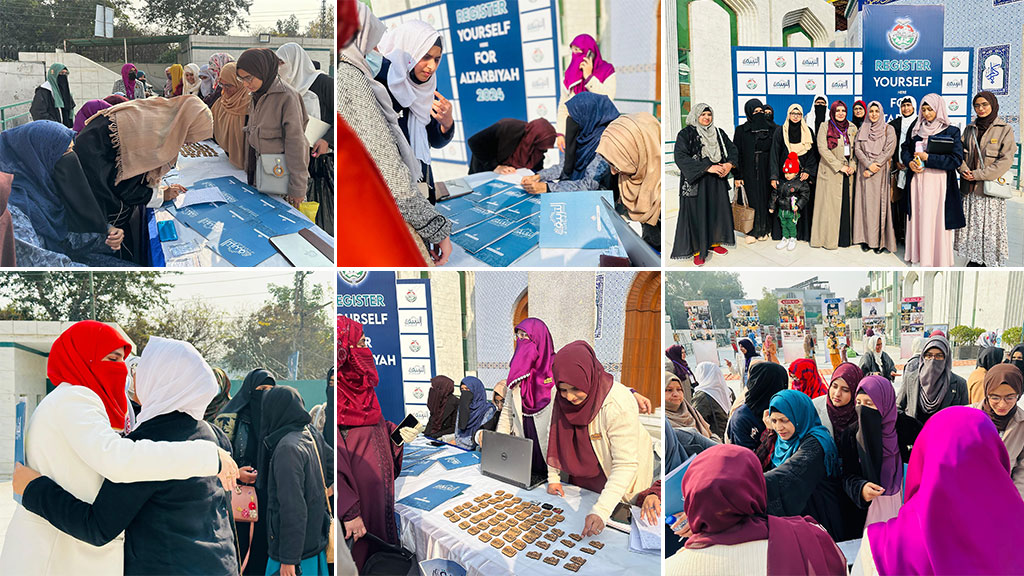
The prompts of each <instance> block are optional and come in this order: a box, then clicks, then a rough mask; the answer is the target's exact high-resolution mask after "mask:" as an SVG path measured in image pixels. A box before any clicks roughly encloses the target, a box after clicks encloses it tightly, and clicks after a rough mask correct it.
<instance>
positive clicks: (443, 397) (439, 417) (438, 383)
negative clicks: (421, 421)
mask: <svg viewBox="0 0 1024 576" xmlns="http://www.w3.org/2000/svg"><path fill="white" fill-rule="evenodd" d="M454 391H455V381H454V380H452V379H451V378H449V377H447V376H444V375H437V376H434V377H433V378H431V379H430V392H428V393H427V408H428V409H429V411H430V421H429V422H428V423H427V428H426V430H425V431H424V432H423V433H424V434H426V435H427V436H429V437H431V438H441V437H442V436H447V435H449V434H454V433H455V419H456V417H457V416H458V411H459V398H458V396H456V395H455V394H454Z"/></svg>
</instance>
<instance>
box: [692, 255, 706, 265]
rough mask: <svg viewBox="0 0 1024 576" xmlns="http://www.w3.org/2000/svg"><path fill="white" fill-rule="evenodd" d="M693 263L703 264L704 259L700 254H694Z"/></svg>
mask: <svg viewBox="0 0 1024 576" xmlns="http://www.w3.org/2000/svg"><path fill="white" fill-rule="evenodd" d="M693 265H694V266H703V265H704V259H703V258H701V257H700V256H699V255H698V256H694V257H693Z"/></svg>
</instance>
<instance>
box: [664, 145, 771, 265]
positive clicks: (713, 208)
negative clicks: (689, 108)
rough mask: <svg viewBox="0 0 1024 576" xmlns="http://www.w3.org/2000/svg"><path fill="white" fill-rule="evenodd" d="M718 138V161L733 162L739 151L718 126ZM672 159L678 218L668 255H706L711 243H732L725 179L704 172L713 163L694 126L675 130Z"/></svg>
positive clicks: (730, 217) (730, 211)
mask: <svg viewBox="0 0 1024 576" xmlns="http://www.w3.org/2000/svg"><path fill="white" fill-rule="evenodd" d="M718 139H719V140H718V141H719V146H721V148H722V150H723V151H724V154H723V157H722V159H721V160H720V161H719V162H718V163H720V164H725V163H730V164H733V165H736V163H737V161H738V160H737V158H738V156H739V152H738V151H737V150H736V145H735V144H733V143H732V140H729V137H728V136H726V134H725V132H724V131H723V130H722V129H721V128H719V129H718ZM675 160H676V166H678V167H679V172H680V177H679V219H678V221H677V222H676V240H675V244H674V245H673V246H672V258H675V259H679V258H692V257H693V255H694V254H699V255H700V257H701V258H707V257H708V251H709V250H710V249H711V245H712V244H726V245H729V246H732V245H734V244H736V234H735V232H733V221H732V206H731V205H730V204H729V181H728V180H727V179H725V178H720V177H718V176H716V175H714V174H709V173H708V168H710V167H711V166H713V165H714V164H716V163H715V162H712V161H711V160H710V159H708V158H706V157H704V156H702V154H701V141H700V135H699V134H698V133H697V129H696V128H695V127H694V126H687V127H686V128H683V129H682V130H680V131H679V135H678V136H677V137H676V145H675ZM780 233H781V230H780Z"/></svg>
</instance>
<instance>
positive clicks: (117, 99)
mask: <svg viewBox="0 0 1024 576" xmlns="http://www.w3.org/2000/svg"><path fill="white" fill-rule="evenodd" d="M103 101H104V102H106V103H107V104H110V105H111V106H117V105H118V104H120V103H122V102H127V101H128V99H127V98H125V97H124V96H121V95H120V94H111V95H110V96H107V97H105V98H104V99H103ZM86 120H88V118H86Z"/></svg>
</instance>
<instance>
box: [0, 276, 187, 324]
mask: <svg viewBox="0 0 1024 576" xmlns="http://www.w3.org/2000/svg"><path fill="white" fill-rule="evenodd" d="M164 274H166V273H164V272H134V271H133V272H70V271H58V272H7V273H5V274H3V275H0V296H3V297H6V298H7V299H9V300H10V301H11V306H12V307H13V309H12V312H17V313H19V314H22V315H24V316H25V317H26V318H27V319H31V320H51V321H61V322H69V321H70V322H76V321H79V320H89V319H92V320H99V321H101V322H118V323H121V324H124V323H126V321H128V320H130V319H132V318H134V317H137V316H144V315H145V314H146V313H148V312H151V311H154V310H157V309H160V308H163V307H164V306H166V305H167V302H168V301H167V294H168V293H169V292H170V289H171V285H170V284H167V283H165V282H162V281H161V280H162V278H161V277H162V276H163V275H164Z"/></svg>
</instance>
